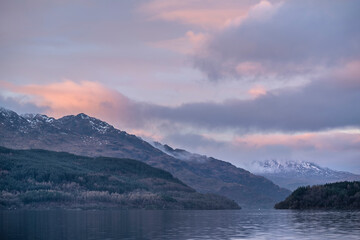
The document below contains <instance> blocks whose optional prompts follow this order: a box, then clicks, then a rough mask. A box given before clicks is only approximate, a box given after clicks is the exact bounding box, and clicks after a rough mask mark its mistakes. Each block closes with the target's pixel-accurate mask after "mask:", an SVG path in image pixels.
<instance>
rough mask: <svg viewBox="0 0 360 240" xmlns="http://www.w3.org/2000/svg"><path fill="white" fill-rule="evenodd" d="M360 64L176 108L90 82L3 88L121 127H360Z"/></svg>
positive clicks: (58, 111) (54, 109)
mask: <svg viewBox="0 0 360 240" xmlns="http://www.w3.org/2000/svg"><path fill="white" fill-rule="evenodd" d="M359 68H360V62H351V63H349V64H348V65H346V66H345V67H344V68H338V69H335V70H334V71H333V72H332V73H331V74H329V75H328V76H326V77H324V78H321V79H316V80H313V81H311V82H310V83H308V85H306V86H304V87H302V88H284V89H279V90H269V91H266V90H265V89H263V88H262V87H260V86H258V87H255V88H253V89H251V90H250V91H249V93H250V94H252V95H253V96H254V98H250V99H246V100H240V99H229V100H226V101H224V102H193V103H187V104H182V105H179V106H173V107H171V106H166V105H157V104H153V103H145V102H138V101H134V100H132V99H129V98H127V97H126V96H124V95H122V94H121V93H119V92H118V91H115V90H111V89H108V88H107V87H105V86H104V85H102V84H100V83H97V82H89V81H83V82H74V81H70V80H66V81H63V82H58V83H51V84H47V85H34V84H32V85H22V86H19V85H14V84H10V83H6V82H2V87H3V88H4V89H6V90H7V91H10V92H15V93H17V94H24V95H26V96H27V97H28V98H29V101H28V102H29V103H32V104H35V105H36V106H38V107H41V108H47V109H48V110H47V113H49V114H51V115H53V116H62V115H64V114H75V113H79V112H85V113H87V114H89V115H94V116H96V117H99V118H101V119H104V120H106V121H110V122H116V123H119V125H118V126H121V127H132V128H139V126H141V127H144V126H151V125H152V126H155V125H157V126H159V125H161V124H165V123H167V124H168V125H176V124H178V125H180V126H181V128H182V129H185V128H186V127H189V128H192V129H206V130H208V131H224V130H231V131H238V132H243V133H251V132H268V133H269V132H290V133H294V132H304V131H305V132H308V131H310V132H316V131H325V130H329V129H339V128H359V127H360V108H358V107H356V105H355V104H356V103H358V102H360V75H359V74H360V73H359V71H358V69H359ZM154 129H155V128H154ZM150 132H151V131H150Z"/></svg>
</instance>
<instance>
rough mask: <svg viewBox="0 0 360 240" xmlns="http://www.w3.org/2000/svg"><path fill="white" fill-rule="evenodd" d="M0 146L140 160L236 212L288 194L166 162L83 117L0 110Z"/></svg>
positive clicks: (235, 175) (243, 174)
mask: <svg viewBox="0 0 360 240" xmlns="http://www.w3.org/2000/svg"><path fill="white" fill-rule="evenodd" d="M0 146H5V147H9V148H16V149H29V148H37V149H47V150H54V151H66V152H70V153H74V154H79V155H84V156H90V157H94V156H107V157H119V158H131V159H136V160H140V161H143V162H145V163H147V164H149V165H151V166H154V167H158V168H161V169H163V170H166V171H168V172H170V173H171V174H173V175H174V176H175V177H177V178H179V179H180V180H181V181H182V182H184V183H185V184H187V185H189V186H190V187H192V188H194V189H195V190H197V191H199V192H202V193H217V194H221V195H224V196H226V197H229V198H231V199H233V200H235V201H236V202H237V203H239V205H240V206H242V207H272V206H273V205H274V204H275V203H276V202H279V201H281V200H283V199H285V197H286V196H288V195H289V194H290V192H289V191H288V190H286V189H282V188H280V187H278V186H277V185H275V184H273V183H272V182H271V181H269V180H267V179H266V178H264V177H261V176H256V175H254V174H251V173H250V172H248V171H246V170H244V169H241V168H237V167H235V166H234V165H232V164H230V163H227V162H224V161H221V160H217V159H214V158H207V157H205V158H204V159H203V160H204V161H203V160H201V161H197V160H195V161H193V160H190V161H189V160H185V159H184V158H181V157H179V156H175V157H174V156H170V155H168V154H166V153H164V152H163V151H161V150H159V149H157V148H155V147H153V146H152V145H150V144H149V143H147V142H145V141H143V140H142V139H140V138H138V137H136V136H135V135H131V134H128V133H126V132H124V131H120V130H118V129H115V128H114V127H113V126H111V125H109V124H107V123H105V122H103V121H100V120H98V119H96V118H92V117H89V116H87V115H85V114H78V115H76V116H74V115H71V116H65V117H62V118H60V119H54V118H51V117H47V116H45V115H39V114H36V115H31V114H27V115H22V116H20V115H18V114H16V113H15V112H12V111H10V110H6V109H1V110H0ZM189 154H190V153H189Z"/></svg>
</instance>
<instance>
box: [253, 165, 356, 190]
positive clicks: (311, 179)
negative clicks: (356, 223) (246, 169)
mask: <svg viewBox="0 0 360 240" xmlns="http://www.w3.org/2000/svg"><path fill="white" fill-rule="evenodd" d="M252 169H254V170H253V171H254V172H255V173H257V174H259V175H261V176H264V177H266V178H268V179H270V180H272V181H273V182H274V183H276V184H278V185H279V186H281V187H284V188H287V189H290V190H295V189H296V188H298V187H300V186H307V185H316V184H325V183H333V182H340V181H359V180H360V175H356V174H353V173H349V172H343V171H335V170H332V169H329V168H324V167H320V166H319V165H317V164H315V163H312V162H296V161H283V162H280V161H277V160H266V161H263V162H259V161H258V162H254V163H253V165H252Z"/></svg>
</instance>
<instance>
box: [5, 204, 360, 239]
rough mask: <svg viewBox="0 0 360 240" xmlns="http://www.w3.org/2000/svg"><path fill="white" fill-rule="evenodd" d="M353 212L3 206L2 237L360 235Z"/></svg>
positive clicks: (356, 214)
mask: <svg viewBox="0 0 360 240" xmlns="http://www.w3.org/2000/svg"><path fill="white" fill-rule="evenodd" d="M359 236H360V212H351V211H287V210H282V211H279V210H277V211H276V210H261V211H260V210H238V211H149V210H129V211H120V210H119V211H115V210H93V211H83V210H31V211H30V210H15V211H0V239H46V240H48V239H49V240H51V239H73V240H77V239H341V238H342V239H359V238H360V237H359Z"/></svg>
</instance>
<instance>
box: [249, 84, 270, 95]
mask: <svg viewBox="0 0 360 240" xmlns="http://www.w3.org/2000/svg"><path fill="white" fill-rule="evenodd" d="M248 93H249V94H250V95H251V96H253V97H255V98H256V97H259V96H262V95H266V93H267V91H266V89H265V88H264V87H263V86H255V87H253V88H251V89H250V90H249V91H248Z"/></svg>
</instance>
